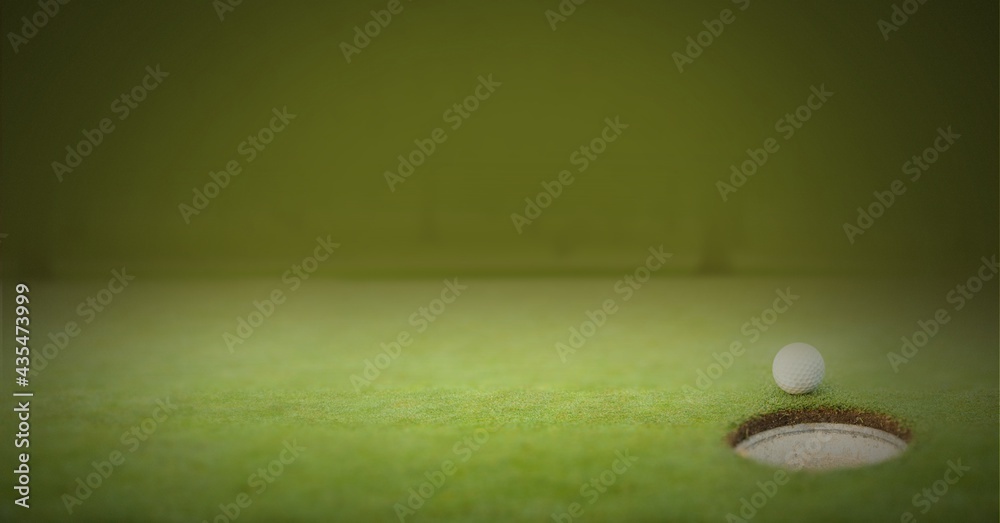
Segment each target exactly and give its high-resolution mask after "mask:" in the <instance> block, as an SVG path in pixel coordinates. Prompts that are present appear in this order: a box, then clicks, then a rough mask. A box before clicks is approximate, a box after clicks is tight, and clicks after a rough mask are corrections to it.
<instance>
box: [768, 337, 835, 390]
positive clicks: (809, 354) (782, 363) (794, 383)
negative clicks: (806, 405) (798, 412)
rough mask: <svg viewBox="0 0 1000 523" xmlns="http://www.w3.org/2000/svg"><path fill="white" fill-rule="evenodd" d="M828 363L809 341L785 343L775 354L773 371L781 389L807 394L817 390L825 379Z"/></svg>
mask: <svg viewBox="0 0 1000 523" xmlns="http://www.w3.org/2000/svg"><path fill="white" fill-rule="evenodd" d="M825 372H826V365H825V364H824V363H823V356H821V355H820V353H819V351H818V350H816V347H813V346H812V345H809V344H807V343H792V344H790V345H785V346H784V347H783V348H782V349H781V350H779V351H778V354H777V355H775V356H774V364H773V365H771V373H772V374H773V375H774V381H775V382H776V383H777V384H778V386H779V387H781V390H783V391H785V392H787V393H789V394H806V393H808V392H812V391H814V390H816V387H818V386H819V383H820V382H821V381H823V374H824V373H825Z"/></svg>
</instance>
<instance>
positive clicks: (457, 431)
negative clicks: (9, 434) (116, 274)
mask: <svg viewBox="0 0 1000 523" xmlns="http://www.w3.org/2000/svg"><path fill="white" fill-rule="evenodd" d="M614 280H615V278H580V279H522V280H514V279H510V280H504V279H478V280H468V281H465V280H461V281H462V283H464V284H467V285H468V286H469V288H468V290H467V291H465V292H464V293H463V294H462V295H461V296H460V297H459V298H458V299H457V300H456V301H455V302H454V303H453V304H451V305H449V306H448V308H447V310H446V311H445V312H444V313H443V314H442V315H441V316H440V317H439V318H438V319H437V320H436V321H435V322H434V323H432V324H431V325H430V327H429V328H428V329H427V330H426V331H425V332H423V333H416V329H415V328H414V327H413V326H411V325H410V324H408V322H407V318H408V317H409V315H410V314H411V313H413V312H414V311H415V310H417V308H418V307H420V306H423V305H426V304H427V302H428V301H430V300H431V299H432V298H434V297H435V296H437V295H438V294H439V292H440V290H441V288H442V287H443V284H442V283H441V281H439V280H430V279H428V280H413V281H406V280H396V281H351V282H338V281H331V280H319V279H315V280H310V281H308V282H306V283H305V284H303V286H302V287H301V288H300V289H298V290H296V291H294V292H291V291H290V292H288V293H287V297H288V299H287V302H286V303H284V304H282V305H280V306H279V307H278V309H277V310H276V312H275V314H274V315H273V316H272V317H271V318H269V319H268V320H267V321H266V322H265V323H264V324H263V325H262V326H261V327H260V328H258V329H257V330H256V331H255V332H254V334H253V335H252V336H251V337H250V338H249V339H248V340H247V341H246V343H244V344H242V345H239V346H237V347H236V348H235V350H234V351H233V352H232V353H231V352H230V351H229V350H228V349H227V347H226V344H225V343H224V342H223V338H222V334H223V332H225V331H227V330H232V329H234V327H235V324H236V316H237V315H240V314H243V315H245V314H247V313H248V312H250V311H251V310H252V304H251V301H252V300H254V299H262V298H263V297H265V296H266V295H267V294H268V293H269V292H270V291H271V290H272V289H274V288H284V287H283V286H282V284H281V282H280V280H252V281H231V282H207V281H206V282H177V281H152V280H149V281H146V280H143V279H141V278H139V279H138V280H137V281H136V282H134V283H133V284H131V285H130V286H129V287H128V288H127V289H126V291H125V292H123V293H122V294H121V295H118V296H117V297H116V298H115V301H114V302H113V303H112V304H111V305H110V306H109V307H108V309H107V310H105V311H103V312H102V313H100V314H99V315H97V316H96V318H95V319H94V321H93V322H92V323H90V324H86V325H84V326H83V330H82V333H81V334H80V336H79V337H77V338H74V339H73V340H71V342H70V344H69V345H68V346H67V347H66V348H65V349H63V350H62V351H61V353H60V354H59V355H58V357H56V358H55V359H54V360H52V361H51V362H49V364H48V366H47V367H46V368H45V369H44V370H42V371H41V372H40V373H39V374H38V375H37V376H35V377H34V378H33V380H34V381H33V383H34V388H35V390H36V394H37V397H36V398H35V400H34V403H33V418H32V421H33V441H32V449H33V452H34V456H35V457H33V461H32V467H33V470H34V474H33V481H34V483H33V485H34V491H33V496H32V501H33V505H34V508H33V510H32V514H33V515H34V519H33V520H34V521H51V520H61V519H68V516H67V513H66V510H65V509H64V507H63V502H62V500H61V497H62V496H63V495H64V494H72V491H73V489H74V488H75V481H76V478H77V477H81V476H85V475H87V474H89V473H90V472H92V471H93V469H92V465H91V462H93V461H101V460H107V459H108V455H109V453H111V452H113V451H115V450H120V451H123V452H124V454H125V462H124V464H122V465H121V466H119V467H116V468H115V470H114V473H113V475H112V476H111V477H109V478H108V479H106V480H104V483H103V484H102V485H101V486H100V488H98V489H96V490H95V491H94V493H93V494H92V495H91V496H90V497H89V499H87V500H85V501H84V502H83V504H82V505H81V506H79V507H78V508H77V509H76V510H75V511H74V514H73V516H72V519H73V520H75V521H202V520H208V521H212V518H213V517H214V516H216V514H218V512H219V505H220V504H228V503H232V502H233V501H234V500H235V499H236V498H237V496H238V495H239V494H240V493H241V492H243V493H247V494H248V495H249V496H250V498H251V499H252V504H251V505H249V506H248V507H246V508H245V509H243V510H242V513H241V515H240V516H239V521H241V522H242V521H247V522H249V521H283V520H284V521H398V519H397V518H396V514H395V512H394V505H395V504H396V503H404V504H405V503H406V501H407V498H408V497H409V495H410V494H409V490H410V489H411V488H417V487H419V485H420V484H421V483H422V482H423V481H424V480H425V473H428V472H433V471H436V470H440V469H441V467H442V463H443V462H444V461H446V460H450V461H452V462H453V463H454V464H455V465H456V468H457V471H456V472H455V473H454V475H451V476H448V477H447V480H446V482H445V483H444V485H442V486H441V487H440V488H437V489H436V491H435V493H434V495H433V496H431V497H430V498H429V499H427V500H426V501H425V503H424V504H423V506H422V507H421V508H420V509H419V510H418V511H416V514H415V515H413V516H410V517H408V518H407V519H406V521H439V520H445V521H552V517H551V514H552V513H554V512H559V513H562V512H565V511H566V510H568V507H569V506H570V504H571V503H574V502H577V503H580V504H581V506H582V508H583V510H584V514H583V516H582V517H581V518H579V519H575V520H578V521H612V520H613V521H725V519H726V516H727V514H729V513H733V514H738V513H739V510H740V506H741V499H742V498H747V499H749V498H750V497H751V496H753V495H754V494H755V493H757V492H758V490H759V488H758V486H757V482H766V481H769V480H771V479H772V478H773V477H774V473H775V470H774V469H771V468H768V467H765V466H762V465H758V464H754V463H752V462H749V461H746V460H743V459H741V458H739V457H737V456H735V455H734V454H733V453H732V452H731V450H730V449H729V448H728V447H727V446H726V445H725V442H724V438H725V435H726V434H727V433H728V432H729V431H731V430H732V429H734V428H735V427H736V425H737V424H738V423H740V422H741V421H742V420H744V419H746V418H748V417H750V416H752V415H754V414H759V413H762V412H768V411H772V410H778V409H783V408H788V407H805V406H811V405H833V406H853V407H862V408H869V409H873V410H877V411H881V412H886V413H890V414H892V415H894V416H897V417H899V418H900V419H902V420H903V421H904V422H905V423H907V424H908V426H909V427H910V428H912V429H913V432H914V440H913V446H912V448H911V449H910V450H909V451H908V452H907V453H905V454H904V455H903V456H902V457H901V458H899V459H896V460H893V461H890V462H887V463H884V464H881V465H878V466H874V467H870V468H865V469H859V470H849V471H837V472H830V473H822V474H820V473H808V472H798V473H793V474H792V476H791V479H790V480H789V482H788V483H787V484H786V485H783V486H781V487H780V488H779V490H778V491H777V493H776V494H775V495H774V497H773V499H770V500H769V501H768V502H767V504H766V505H764V506H763V507H762V508H761V509H760V510H759V511H758V512H759V513H758V514H757V515H756V518H755V521H801V520H802V515H803V514H813V515H821V516H811V517H810V518H809V519H810V520H811V521H822V520H829V521H835V520H855V521H861V520H864V521H874V520H881V521H899V518H900V515H901V513H903V512H905V511H910V512H913V513H914V515H915V517H916V520H917V521H995V520H996V519H997V516H998V509H997V506H998V505H997V504H998V490H1000V489H998V480H997V477H998V467H997V463H998V460H1000V456H998V451H997V444H998V383H997V367H998V360H997V331H996V318H997V309H996V303H995V302H990V301H989V300H988V299H987V298H986V296H985V295H987V294H989V295H992V296H995V294H996V292H995V288H992V287H991V288H988V289H987V290H984V291H983V296H981V297H978V296H977V299H974V300H972V301H970V302H969V304H968V305H967V306H966V307H965V308H964V309H963V310H961V311H957V312H954V313H953V314H952V320H951V321H950V322H949V323H948V324H946V325H944V326H943V327H942V329H941V331H940V333H939V334H938V335H937V336H935V337H934V338H933V339H932V340H931V342H930V343H929V344H928V345H927V346H926V347H925V348H923V349H921V350H920V352H919V353H918V354H917V355H916V356H915V357H914V358H913V359H912V361H911V362H910V363H908V364H907V365H904V366H903V367H902V368H901V369H900V372H899V373H894V372H893V370H892V368H891V367H890V365H889V362H888V360H887V359H886V352H888V351H890V350H897V349H898V345H899V343H898V340H899V337H900V336H901V335H904V334H910V333H911V332H912V331H913V330H914V329H915V328H916V321H917V320H920V319H926V318H928V317H930V315H931V314H932V313H933V312H934V310H936V309H937V308H939V307H949V308H950V307H951V305H949V304H948V303H947V302H946V301H945V295H946V294H947V291H948V289H949V288H950V287H951V286H952V285H954V284H956V283H958V282H951V281H942V282H924V283H922V284H921V285H919V286H913V285H907V284H904V283H902V282H880V281H873V280H816V279H799V280H796V279H781V280H778V279H699V278H663V279H659V280H653V281H652V282H650V283H648V284H646V285H645V286H643V287H642V288H641V289H638V290H637V291H636V292H635V294H634V296H633V297H632V298H631V299H630V300H628V301H623V300H622V295H620V294H616V293H615V291H614V288H613V285H614ZM102 285H103V283H102V282H90V281H80V282H76V283H73V284H65V283H64V284H61V285H59V286H54V285H53V286H46V285H44V284H38V285H36V286H35V288H34V289H33V291H32V296H33V303H34V304H35V309H34V310H33V314H35V315H36V316H37V317H38V318H39V320H38V324H37V325H35V331H34V332H35V333H36V334H35V335H36V336H38V337H39V338H38V339H41V338H42V337H43V336H44V333H46V332H48V331H49V330H55V329H60V328H61V327H62V325H63V324H64V323H65V322H66V321H69V320H74V319H75V320H77V321H79V320H80V319H81V318H80V317H79V316H77V314H76V312H75V309H76V304H77V303H78V302H79V301H80V300H82V299H84V298H85V297H86V296H87V295H89V294H93V293H94V292H96V291H97V290H98V289H100V288H101V286H102ZM779 288H780V289H786V288H790V289H791V290H792V292H793V293H795V294H797V295H799V296H800V298H799V299H798V300H797V301H795V302H794V304H793V305H792V306H791V307H790V309H789V310H788V312H786V313H783V314H781V315H780V316H779V317H778V321H777V322H776V323H775V324H774V325H773V326H772V327H770V328H769V329H768V331H767V332H766V333H763V334H762V335H761V337H760V339H759V340H757V341H756V342H753V343H750V341H749V339H747V338H746V337H745V336H744V335H742V334H741V332H740V330H741V325H742V324H743V323H744V322H746V321H748V320H750V319H751V318H752V317H753V316H755V315H759V314H760V313H761V311H762V310H763V309H765V308H767V307H769V306H770V305H771V303H772V302H773V301H774V299H775V291H776V289H779ZM286 290H287V289H286ZM608 298H611V299H616V301H617V302H618V305H619V306H620V310H619V311H618V312H617V313H616V314H614V315H612V316H611V317H610V318H609V319H608V320H607V323H606V324H605V325H604V326H603V327H601V328H600V329H599V330H598V331H597V334H596V335H595V336H594V337H593V338H592V339H590V340H589V341H588V342H587V343H586V344H585V345H584V346H583V347H581V348H580V349H578V351H577V353H575V354H572V355H570V356H569V357H568V361H566V362H565V363H564V362H563V361H561V360H560V358H559V356H558V355H557V353H556V351H555V349H554V346H555V344H556V343H557V342H559V341H565V340H566V338H567V337H568V335H569V331H568V329H569V328H570V327H572V326H575V325H579V324H580V323H581V322H582V321H584V320H585V319H586V318H585V313H586V311H588V310H594V309H596V308H597V307H599V306H600V304H601V302H602V301H603V300H605V299H608ZM43 319H44V321H43ZM403 330H406V331H409V332H411V334H412V335H413V340H414V341H413V343H412V345H410V346H409V347H406V348H404V349H403V351H402V353H401V354H400V356H399V358H398V359H397V360H396V361H394V362H393V363H392V364H391V365H390V366H389V367H388V368H386V369H385V370H383V371H382V372H381V375H380V376H379V377H378V378H377V379H376V380H374V381H373V382H372V385H371V386H370V387H367V388H365V389H363V390H362V391H361V392H356V391H355V390H354V387H353V386H352V384H351V381H350V377H351V375H355V374H360V373H361V372H362V370H363V369H364V361H365V359H368V358H374V357H375V355H376V354H378V352H379V349H378V345H379V343H380V342H387V341H390V340H391V339H393V338H395V337H396V336H397V334H398V333H399V332H400V331H403ZM38 333H41V334H38ZM733 341H742V342H744V343H746V352H745V353H744V354H742V355H741V356H739V357H738V358H735V359H734V362H733V364H732V366H731V367H730V368H729V369H728V370H726V371H725V372H724V373H723V374H722V376H721V377H720V378H719V379H718V380H715V381H714V382H712V383H711V386H710V387H708V388H707V389H706V390H700V389H699V388H698V383H697V380H698V372H699V370H705V369H707V368H708V367H709V365H711V364H712V363H713V361H714V360H713V353H721V352H723V351H725V350H726V349H727V348H728V347H729V345H730V343H732V342H733ZM792 341H806V342H810V343H812V344H814V345H816V346H817V347H819V348H820V350H821V351H822V352H823V354H824V357H825V358H826V363H827V380H826V381H825V383H824V385H823V386H822V387H821V388H820V390H819V391H817V393H815V394H812V395H808V396H802V397H792V396H788V395H786V394H784V393H782V392H780V391H779V390H778V389H777V388H776V386H775V385H774V384H773V382H772V380H771V378H770V361H771V358H772V357H773V354H774V352H776V350H777V349H778V348H780V346H782V345H784V344H785V343H788V342H792ZM168 397H169V399H170V401H171V403H173V404H174V405H176V407H177V410H176V412H172V413H171V414H170V415H169V417H168V418H167V419H166V420H165V421H163V422H162V423H159V424H158V425H157V426H156V428H155V431H153V432H152V434H151V435H150V436H149V438H148V440H146V441H144V442H141V444H140V445H139V446H138V448H137V449H136V450H135V452H129V447H128V446H127V445H125V444H123V443H122V441H121V436H122V434H123V432H125V431H126V430H128V428H129V427H131V426H133V425H135V424H137V423H139V422H141V421H142V420H143V419H144V418H146V417H148V416H150V415H151V414H152V413H153V410H154V408H155V407H156V401H157V399H164V398H168ZM480 429H483V430H486V431H487V432H482V430H480ZM477 431H478V432H477ZM484 434H485V435H486V436H485V437H484ZM477 435H479V436H480V438H481V439H485V441H484V442H483V443H482V445H481V446H479V448H477V449H476V450H472V445H468V444H466V443H464V440H465V439H466V438H475V437H476V436H477ZM286 441H288V442H291V441H294V442H296V443H297V445H299V446H301V447H304V448H305V450H304V451H302V453H301V455H299V456H298V457H297V458H296V459H295V460H294V461H293V462H291V463H290V464H288V465H287V466H285V467H284V470H283V471H282V473H281V474H280V476H278V477H277V478H275V481H274V482H273V483H271V484H269V485H268V486H267V488H266V490H264V491H263V492H260V493H259V494H257V493H256V492H255V489H254V488H251V487H249V486H248V477H250V476H251V474H253V473H254V471H255V470H257V469H258V468H260V467H263V466H267V464H268V463H269V462H271V461H272V460H275V459H276V458H278V457H279V455H280V454H281V452H282V450H283V445H284V442H286ZM472 443H473V444H475V440H474V439H473V440H472ZM456 445H458V447H456ZM477 446H478V445H477ZM626 451H627V453H628V454H629V455H631V456H634V457H635V458H636V461H635V463H634V464H633V465H632V466H631V467H630V468H629V469H628V470H627V471H625V472H624V474H622V475H620V476H617V479H616V482H615V484H614V485H613V486H611V487H610V488H609V489H608V490H607V492H605V493H602V494H600V495H599V496H598V497H597V498H596V500H595V502H594V503H593V504H591V503H589V501H590V499H592V498H591V497H588V496H584V495H581V491H580V489H581V485H582V484H584V483H585V482H587V481H589V480H590V479H591V478H592V477H595V476H598V475H600V474H601V473H602V471H605V470H606V469H608V468H609V467H611V465H612V462H613V461H614V460H615V459H616V452H622V453H625V452H626ZM466 458H467V459H466ZM958 459H961V461H962V463H963V464H964V465H968V466H970V467H972V468H971V470H970V471H969V472H968V473H966V475H965V476H964V477H963V478H962V479H961V480H960V481H959V482H958V483H957V484H956V485H954V486H952V487H951V488H950V490H949V492H948V493H947V494H946V495H944V496H943V497H942V498H941V499H940V501H939V502H937V503H935V504H933V505H932V506H931V507H930V508H929V510H928V511H927V513H926V514H922V513H921V512H920V508H915V507H914V505H913V504H912V499H913V497H914V495H916V494H918V493H919V492H920V491H921V490H922V489H924V488H926V487H930V486H931V485H932V484H933V483H934V482H935V481H937V480H939V479H942V478H943V477H944V474H945V471H946V469H947V468H948V461H949V460H958ZM11 510H12V509H11V508H9V506H7V507H4V509H3V511H4V514H8V513H9V511H11ZM18 514H19V513H18ZM823 515H825V516H823Z"/></svg>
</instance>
